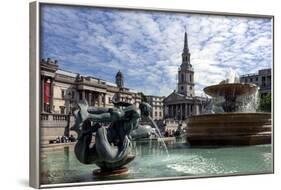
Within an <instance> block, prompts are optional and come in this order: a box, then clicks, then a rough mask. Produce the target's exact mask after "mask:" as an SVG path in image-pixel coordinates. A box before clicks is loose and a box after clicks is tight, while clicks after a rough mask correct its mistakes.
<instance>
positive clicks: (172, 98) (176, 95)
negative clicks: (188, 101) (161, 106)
mask: <svg viewBox="0 0 281 190" xmlns="http://www.w3.org/2000/svg"><path fill="white" fill-rule="evenodd" d="M179 100H185V96H184V95H182V94H179V93H176V92H172V93H171V94H170V95H169V96H167V97H166V98H165V99H164V102H174V101H179Z"/></svg>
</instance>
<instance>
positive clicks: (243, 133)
mask: <svg viewBox="0 0 281 190" xmlns="http://www.w3.org/2000/svg"><path fill="white" fill-rule="evenodd" d="M271 128H272V126H271V113H239V112H235V113H230V112H228V113H218V114H204V115H196V116H191V117H190V118H189V120H188V126H187V141H188V142H189V143H190V145H191V146H197V145H203V146H212V145H219V146H221V145H231V146H232V145H234V146H235V145H259V144H270V143H271Z"/></svg>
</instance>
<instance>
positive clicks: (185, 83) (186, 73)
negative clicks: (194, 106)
mask: <svg viewBox="0 0 281 190" xmlns="http://www.w3.org/2000/svg"><path fill="white" fill-rule="evenodd" d="M178 93H179V94H183V95H185V96H188V97H192V96H195V91H194V71H193V68H192V65H191V64H190V53H189V49H188V41H187V33H186V32H185V33H184V47H183V52H182V64H181V66H180V68H179V71H178Z"/></svg>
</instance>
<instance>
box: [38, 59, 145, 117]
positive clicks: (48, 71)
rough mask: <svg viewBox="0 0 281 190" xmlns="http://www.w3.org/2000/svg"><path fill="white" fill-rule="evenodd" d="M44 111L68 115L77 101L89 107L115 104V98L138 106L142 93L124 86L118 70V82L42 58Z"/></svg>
mask: <svg viewBox="0 0 281 190" xmlns="http://www.w3.org/2000/svg"><path fill="white" fill-rule="evenodd" d="M40 65H41V96H40V97H41V101H40V102H41V112H42V113H54V114H68V113H69V112H70V111H71V109H72V107H73V106H74V105H75V103H76V102H77V101H80V100H87V102H88V104H89V105H90V106H96V107H113V103H112V99H113V98H116V100H119V101H124V102H128V103H132V104H135V105H137V106H138V105H139V103H140V102H141V95H140V93H138V92H136V91H134V90H131V89H129V88H126V87H124V77H123V74H122V73H121V72H120V71H119V72H118V73H117V74H116V76H115V80H116V81H115V83H116V84H114V83H111V82H108V81H105V80H103V79H99V78H96V77H94V76H82V75H80V74H77V73H72V72H68V71H65V70H61V69H59V66H58V63H57V61H53V60H51V59H49V58H48V59H47V60H45V59H42V60H41V63H40Z"/></svg>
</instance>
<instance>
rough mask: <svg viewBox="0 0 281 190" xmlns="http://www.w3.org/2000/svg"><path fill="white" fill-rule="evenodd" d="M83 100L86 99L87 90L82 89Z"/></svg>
mask: <svg viewBox="0 0 281 190" xmlns="http://www.w3.org/2000/svg"><path fill="white" fill-rule="evenodd" d="M82 100H85V91H84V90H82Z"/></svg>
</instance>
